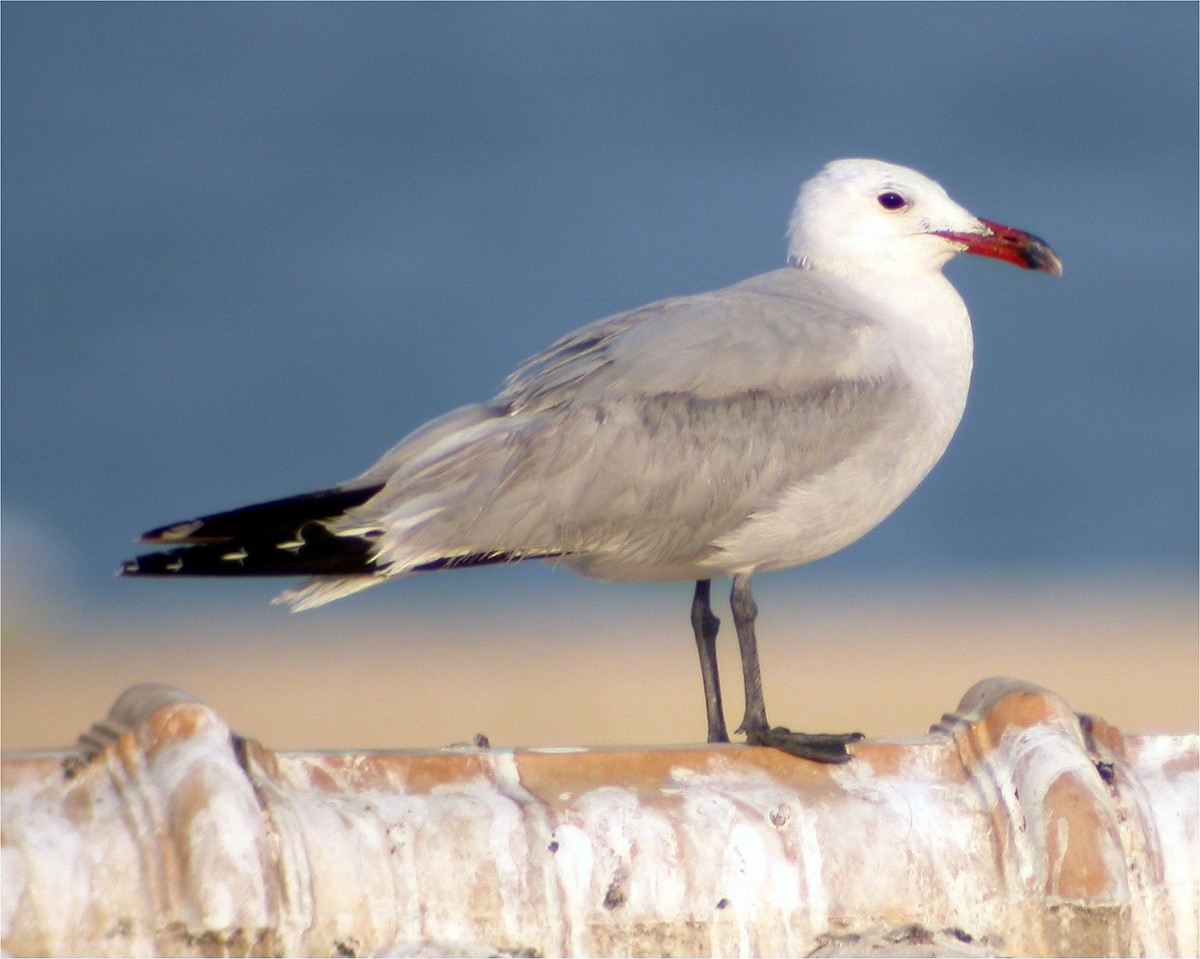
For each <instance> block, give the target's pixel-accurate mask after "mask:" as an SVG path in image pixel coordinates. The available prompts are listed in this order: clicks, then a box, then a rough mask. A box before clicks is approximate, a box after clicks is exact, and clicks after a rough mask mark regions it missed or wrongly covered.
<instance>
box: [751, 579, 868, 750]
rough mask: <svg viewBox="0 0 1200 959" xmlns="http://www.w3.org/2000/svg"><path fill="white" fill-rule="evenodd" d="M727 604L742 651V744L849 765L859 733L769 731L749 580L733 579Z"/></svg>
mask: <svg viewBox="0 0 1200 959" xmlns="http://www.w3.org/2000/svg"><path fill="white" fill-rule="evenodd" d="M729 604H730V606H731V607H732V609H733V623H734V626H736V627H737V634H738V646H739V647H740V648H741V651H742V679H743V681H744V683H745V687H746V715H745V717H744V718H743V719H742V725H741V726H739V727H738V730H737V731H738V732H739V733H745V734H746V742H747V743H749V744H750V745H752V746H771V747H773V748H775V749H780V750H783V752H785V753H790V754H791V755H793V756H799V757H800V758H801V759H811V760H813V761H815V762H820V763H844V762H847V761H849V759H850V758H851V757H850V753H849V752H848V751H847V749H846V746H848V745H849V744H850V743H853V742H857V741H858V740H860V739H862V738H863V736H862V733H834V734H824V733H794V732H792V731H791V730H790V729H785V728H784V727H783V726H776V727H774V728H773V729H772V728H771V724H770V723H769V722H767V707H766V704H765V702H764V701H763V689H762V671H761V670H760V668H759V665H758V640H757V639H756V637H755V635H754V620H755V618H756V617H757V616H758V605H757V604H756V603H755V602H754V596H753V595H751V593H750V577H749V576H746V575H738V576H734V577H733V592H732V593H731V594H730V597H729Z"/></svg>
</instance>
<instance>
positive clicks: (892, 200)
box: [876, 190, 908, 211]
mask: <svg viewBox="0 0 1200 959" xmlns="http://www.w3.org/2000/svg"><path fill="white" fill-rule="evenodd" d="M876 199H877V200H879V205H880V206H881V207H883V208H884V209H885V210H891V211H896V210H903V209H904V208H905V207H906V206H908V201H907V200H906V199H904V197H902V196H901V195H900V194H899V193H897V192H896V191H894V190H888V191H887V193H880V194H879V196H878V197H876Z"/></svg>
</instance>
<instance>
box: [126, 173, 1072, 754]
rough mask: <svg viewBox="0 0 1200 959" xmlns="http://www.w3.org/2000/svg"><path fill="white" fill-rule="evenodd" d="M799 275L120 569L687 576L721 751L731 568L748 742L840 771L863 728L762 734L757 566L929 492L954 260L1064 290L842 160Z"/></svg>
mask: <svg viewBox="0 0 1200 959" xmlns="http://www.w3.org/2000/svg"><path fill="white" fill-rule="evenodd" d="M788 237H789V241H790V243H789V248H788V265H787V266H785V267H784V268H782V269H778V270H775V271H773V272H770V273H764V274H762V275H760V276H755V277H752V278H750V279H748V280H744V281H742V282H741V283H737V284H735V285H734V286H730V287H727V288H725V289H722V290H716V291H714V292H711V293H701V294H698V295H696V296H687V297H680V298H678V299H670V300H662V301H660V302H657V303H651V304H649V305H648V306H643V307H641V308H639V309H636V310H631V311H630V312H628V313H619V314H617V315H615V316H610V317H607V318H605V319H602V320H597V321H596V322H594V323H592V324H590V325H588V326H585V327H583V329H581V330H578V331H576V332H574V333H571V334H569V335H567V336H565V337H563V338H562V339H560V340H559V341H558V342H557V343H554V344H553V345H552V346H551V347H550V348H549V349H547V350H546V351H545V352H542V353H539V354H538V355H537V356H534V357H533V358H531V359H530V360H528V361H526V362H525V364H524V365H522V366H521V367H520V368H519V369H518V370H517V371H516V372H515V373H513V374H512V376H510V377H509V379H508V381H507V382H506V383H505V386H504V388H503V389H502V390H501V392H500V394H499V395H498V396H496V397H495V399H493V400H491V401H489V402H487V403H482V404H479V405H474V406H464V407H461V408H459V409H457V410H454V411H453V412H451V413H447V414H445V415H444V416H442V417H440V418H438V419H435V420H433V421H432V422H431V423H428V424H426V425H425V426H423V427H421V428H420V429H418V430H416V431H415V432H413V433H410V434H409V435H408V436H407V437H405V438H404V439H403V440H401V441H400V443H399V444H397V445H396V446H395V447H393V448H392V449H391V450H390V451H389V452H388V453H387V454H385V455H384V457H383V458H382V459H381V460H380V461H379V462H378V463H376V464H375V465H374V466H372V467H371V468H370V469H369V470H367V471H366V472H365V473H363V474H362V475H361V476H358V477H356V478H355V479H352V480H349V481H347V482H345V483H342V484H341V485H340V486H336V487H334V488H333V489H328V490H321V491H319V492H315V493H307V494H303V495H300V496H292V497H288V498H286V499H280V500H274V501H272V502H268V503H260V504H257V505H253V506H245V507H242V508H241V509H235V510H231V511H229V512H225V513H215V514H212V515H209V516H202V517H199V518H198V519H192V520H187V521H185V522H179V523H172V524H171V525H169V526H163V527H160V528H158V529H154V530H151V531H150V532H148V533H146V534H145V535H144V536H143V537H142V541H143V542H145V543H151V544H153V545H155V546H161V547H168V548H167V549H166V550H165V551H162V552H157V553H149V554H146V555H143V556H139V557H138V558H137V559H134V560H130V561H129V562H127V563H125V565H124V568H123V573H124V575H126V576H189V575H198V576H206V575H207V576H295V575H304V576H308V577H310V579H309V580H308V581H307V582H306V583H304V584H302V585H300V586H297V587H295V588H293V589H290V590H288V591H287V592H285V593H284V594H283V595H282V596H280V597H279V599H278V600H276V602H283V603H286V604H288V605H289V606H291V607H292V609H294V610H303V609H308V608H311V607H313V606H319V605H321V604H323V603H328V602H330V601H331V600H334V599H339V598H341V597H342V596H346V595H349V594H350V593H354V592H357V591H358V590H361V589H366V588H367V587H368V586H375V585H378V584H379V583H383V582H385V581H387V580H389V579H396V578H398V577H401V576H407V575H410V574H413V573H420V572H427V571H431V570H445V569H453V568H455V567H460V566H475V565H480V564H485V563H500V562H511V561H515V560H522V559H543V560H550V561H552V562H554V563H556V564H559V565H562V566H566V567H568V568H569V569H573V570H575V571H576V572H578V573H581V574H583V575H585V576H591V577H595V578H597V579H605V580H667V581H673V580H682V581H694V582H695V584H696V585H695V593H694V595H693V601H692V615H691V619H692V626H693V630H694V632H695V639H696V644H697V647H698V649H699V653H700V666H701V677H702V680H703V684H704V691H705V702H706V707H707V713H708V740H709V741H710V742H728V735H727V733H726V726H725V720H724V713H723V708H722V703H721V690H720V683H719V679H718V674H717V661H716V652H715V649H716V645H715V644H716V637H717V630H718V626H719V621H718V619H717V618H716V617H715V616H714V615H713V612H712V609H711V606H710V599H709V587H710V581H711V580H712V578H713V577H718V576H731V577H732V579H733V589H732V594H731V609H732V613H733V619H734V626H735V628H736V631H737V636H738V643H739V646H740V648H741V656H742V670H743V680H744V685H745V694H746V711H745V716H744V718H743V720H742V723H741V725H740V727H739V730H738V731H739V732H743V733H745V735H746V738H747V741H748V742H750V743H753V744H758V745H766V746H773V747H776V748H779V749H782V750H785V751H786V752H789V753H792V754H794V755H797V756H801V757H804V758H808V759H815V760H819V761H824V762H841V761H845V760H846V759H848V758H850V751H849V750H848V748H847V747H848V746H849V744H850V743H852V742H853V741H854V740H855V739H857V738H859V736H858V734H857V733H852V734H846V735H841V734H834V735H820V734H817V735H814V734H806V733H797V732H792V731H791V730H788V729H785V728H783V727H772V726H771V725H770V723H769V722H768V721H767V714H766V707H765V705H764V702H763V695H762V680H761V676H760V672H759V663H758V651H757V644H756V640H755V633H754V620H755V616H756V615H757V608H756V606H755V603H754V599H753V596H752V595H751V592H750V577H751V576H752V575H753V574H755V573H760V572H768V571H770V570H777V569H784V568H787V567H790V566H798V565H800V564H803V563H810V562H812V561H813V560H817V559H821V558H822V557H825V556H828V555H830V554H831V553H835V552H837V551H838V550H840V549H842V548H843V547H846V546H848V545H850V544H851V543H853V542H854V541H855V540H857V539H859V538H860V537H862V536H863V535H864V534H866V533H867V532H868V531H869V530H871V529H872V528H874V527H875V526H876V525H878V524H879V523H880V522H881V521H882V520H883V519H884V518H885V517H887V516H888V515H889V514H890V513H891V512H892V511H893V510H894V509H895V508H896V507H897V506H899V505H900V503H901V502H902V501H903V500H904V499H905V497H907V496H908V494H909V493H911V492H912V491H913V489H914V488H915V487H916V486H917V484H918V483H920V482H921V480H922V479H923V478H924V477H925V475H926V474H927V473H928V472H929V470H930V469H931V468H932V467H933V465H934V463H936V462H937V461H938V459H939V458H940V457H941V455H942V453H943V451H944V450H945V449H946V445H947V444H948V443H949V442H950V437H951V436H952V435H953V433H954V430H955V428H956V427H957V426H958V422H959V419H960V418H961V417H962V412H963V408H964V405H965V403H966V398H967V386H968V383H969V380H970V376H971V356H972V338H971V323H970V318H969V317H968V315H967V309H966V307H965V305H964V304H963V301H962V299H961V298H960V297H959V295H958V293H957V292H956V291H955V290H954V288H953V287H952V286H951V285H950V283H949V281H947V280H946V279H945V277H944V276H943V275H942V266H943V265H944V264H945V263H946V261H948V260H949V259H950V258H951V257H953V256H954V255H956V254H958V253H974V254H977V255H980V256H987V257H993V258H995V259H998V260H1003V261H1005V262H1008V263H1012V264H1015V265H1016V266H1019V267H1023V268H1025V269H1030V270H1038V271H1041V272H1043V273H1050V274H1054V275H1061V273H1062V265H1061V264H1060V262H1059V260H1058V257H1056V256H1055V255H1054V253H1053V251H1051V249H1050V248H1049V247H1048V246H1047V245H1046V244H1045V243H1043V242H1042V241H1041V240H1039V239H1038V238H1037V237H1034V236H1032V235H1030V234H1028V233H1024V232H1021V231H1020V230H1014V229H1011V228H1009V227H1006V226H1001V225H999V224H997V223H992V222H990V221H987V220H981V219H978V218H976V217H975V216H973V215H971V214H970V213H968V212H967V211H966V210H964V209H963V208H962V207H961V206H959V205H958V204H957V203H955V202H954V201H953V200H951V199H950V197H949V196H947V194H946V191H945V190H943V189H942V188H941V187H940V186H939V185H938V184H937V183H934V182H933V181H932V180H930V179H928V178H927V177H925V176H923V175H921V174H920V173H917V172H916V171H914V170H909V169H906V168H904V167H900V166H894V165H892V164H889V163H883V162H880V161H878V160H837V161H835V162H833V163H830V164H828V165H827V166H826V167H825V168H824V169H823V170H821V171H820V173H818V174H817V175H816V176H815V177H814V178H813V179H811V180H809V181H808V182H807V183H805V184H804V186H803V188H802V189H801V191H800V196H799V199H798V201H797V203H796V208H795V212H794V213H793V214H792V217H791V221H790V224H789V229H788Z"/></svg>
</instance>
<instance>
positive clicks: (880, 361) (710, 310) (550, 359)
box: [496, 269, 894, 411]
mask: <svg viewBox="0 0 1200 959" xmlns="http://www.w3.org/2000/svg"><path fill="white" fill-rule="evenodd" d="M893 362H894V357H893V356H892V355H891V352H890V350H889V349H888V347H887V342H886V338H885V337H884V336H883V335H882V331H881V330H880V328H879V326H878V324H877V323H876V322H875V321H873V320H872V319H870V318H869V315H868V312H867V309H866V307H865V306H864V307H862V308H858V307H857V306H856V303H855V299H854V298H853V297H852V296H850V295H849V294H848V291H847V290H846V288H844V287H839V286H837V285H836V280H831V279H830V278H827V277H823V276H821V275H819V274H814V273H811V272H809V271H805V270H798V269H783V270H776V271H774V272H771V273H766V274H763V275H762V276H757V277H753V278H752V279H749V280H746V281H744V282H742V283H738V284H737V285H735V286H731V287H728V288H726V289H723V290H717V291H714V292H712V293H703V294H700V295H698V296H690V297H683V298H679V299H671V300H662V301H660V302H657V303H651V304H649V305H648V306H644V307H641V308H640V309H637V310H632V311H630V312H628V313H619V314H617V315H615V316H610V317H606V318H605V319H602V320H597V321H596V322H595V323H592V324H590V325H588V326H585V327H583V328H582V329H580V330H578V331H576V332H575V333H572V334H570V335H569V336H566V337H564V338H563V339H561V340H559V341H558V342H557V343H555V344H553V345H552V346H551V347H550V348H549V349H547V350H545V351H544V352H542V353H540V354H538V355H536V356H534V357H532V358H531V359H529V360H527V361H526V362H525V363H524V364H523V365H522V366H521V367H520V368H519V369H518V370H517V371H516V372H515V373H514V374H513V375H512V376H511V377H509V379H508V381H507V383H506V384H505V389H504V390H503V392H501V394H500V395H499V396H498V397H497V398H496V402H498V403H502V404H506V405H508V406H509V407H510V408H511V409H513V410H514V411H528V410H537V409H544V408H546V407H548V406H552V405H554V404H555V403H558V402H564V401H567V402H587V401H594V400H599V399H601V398H603V397H605V396H614V395H632V394H641V395H661V394H666V393H679V394H688V395H691V396H695V397H702V398H714V397H729V396H736V395H741V394H745V393H748V392H752V391H762V392H770V393H790V394H793V395H794V394H798V393H802V392H805V391H806V390H809V389H812V388H818V387H820V386H821V385H823V384H827V383H830V382H835V381H837V380H840V379H861V378H864V377H872V376H878V375H882V374H885V373H886V372H887V371H888V370H889V369H890V368H891V366H892V364H893Z"/></svg>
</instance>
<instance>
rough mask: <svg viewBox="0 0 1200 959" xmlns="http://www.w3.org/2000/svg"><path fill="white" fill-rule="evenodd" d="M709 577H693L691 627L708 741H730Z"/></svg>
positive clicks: (718, 626) (718, 623) (717, 624)
mask: <svg viewBox="0 0 1200 959" xmlns="http://www.w3.org/2000/svg"><path fill="white" fill-rule="evenodd" d="M711 585H712V580H709V579H698V580H696V595H695V596H694V597H693V599H692V629H693V630H694V631H695V633H696V649H697V650H699V652H700V678H701V679H702V680H703V681H704V708H705V709H706V710H707V711H708V741H709V742H710V743H727V742H729V733H728V732H726V730H725V710H724V707H723V706H722V705H721V678H720V677H719V676H718V675H717V630H718V629H719V628H720V626H721V621H720V620H719V619H717V617H716V616H714V615H713V611H712V606H711V605H710V604H709V587H710V586H711Z"/></svg>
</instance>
